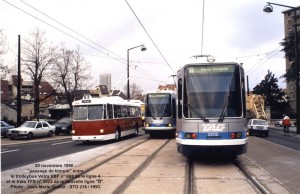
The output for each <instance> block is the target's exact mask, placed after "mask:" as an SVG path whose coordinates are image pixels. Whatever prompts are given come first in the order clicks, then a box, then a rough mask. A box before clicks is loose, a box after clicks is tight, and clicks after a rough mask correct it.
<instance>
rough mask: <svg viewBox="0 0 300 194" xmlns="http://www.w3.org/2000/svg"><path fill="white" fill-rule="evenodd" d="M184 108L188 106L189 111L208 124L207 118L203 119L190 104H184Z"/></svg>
mask: <svg viewBox="0 0 300 194" xmlns="http://www.w3.org/2000/svg"><path fill="white" fill-rule="evenodd" d="M185 105H186V106H188V107H189V108H190V110H191V111H193V112H194V113H195V114H196V115H197V116H198V117H199V118H200V119H202V120H203V121H204V122H206V123H207V122H209V120H208V119H207V118H205V116H203V114H201V113H200V112H199V111H198V110H196V109H195V108H194V107H192V106H191V105H190V104H185Z"/></svg>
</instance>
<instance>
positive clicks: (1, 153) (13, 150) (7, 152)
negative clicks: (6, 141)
mask: <svg viewBox="0 0 300 194" xmlns="http://www.w3.org/2000/svg"><path fill="white" fill-rule="evenodd" d="M17 151H19V150H8V151H4V152H1V154H4V153H9V152H17Z"/></svg>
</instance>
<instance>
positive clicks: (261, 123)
mask: <svg viewBox="0 0 300 194" xmlns="http://www.w3.org/2000/svg"><path fill="white" fill-rule="evenodd" d="M253 125H267V122H266V121H264V120H253Z"/></svg>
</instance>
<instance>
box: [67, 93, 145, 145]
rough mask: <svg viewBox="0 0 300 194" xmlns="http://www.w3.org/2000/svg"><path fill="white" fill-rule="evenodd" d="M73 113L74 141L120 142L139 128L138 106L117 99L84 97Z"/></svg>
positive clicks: (140, 122)
mask: <svg viewBox="0 0 300 194" xmlns="http://www.w3.org/2000/svg"><path fill="white" fill-rule="evenodd" d="M73 111H74V113H73V130H72V140H74V141H102V140H110V139H115V140H119V139H120V138H121V136H126V135H130V134H136V135H137V134H138V132H139V129H141V128H142V118H141V105H140V104H139V103H133V102H131V101H126V100H123V99H122V98H120V97H103V98H91V97H84V98H83V99H82V100H78V101H74V102H73Z"/></svg>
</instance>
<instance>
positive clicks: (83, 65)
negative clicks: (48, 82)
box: [52, 43, 90, 110]
mask: <svg viewBox="0 0 300 194" xmlns="http://www.w3.org/2000/svg"><path fill="white" fill-rule="evenodd" d="M89 69H90V65H89V64H88V63H87V62H86V61H85V59H84V57H83V56H82V54H81V53H80V48H79V46H77V48H76V50H69V49H67V48H66V47H65V45H64V44H63V43H62V46H61V48H60V57H59V58H58V60H57V63H56V65H55V66H54V67H53V69H52V72H53V75H55V76H54V77H53V79H54V83H55V85H57V87H58V90H59V91H61V92H63V93H64V94H65V95H66V98H67V101H68V104H69V106H70V109H71V110H72V102H73V101H74V98H75V92H76V90H78V89H82V88H84V86H85V87H88V80H89V78H90V76H89Z"/></svg>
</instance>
